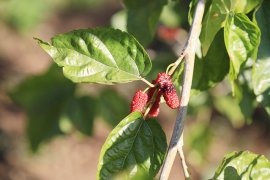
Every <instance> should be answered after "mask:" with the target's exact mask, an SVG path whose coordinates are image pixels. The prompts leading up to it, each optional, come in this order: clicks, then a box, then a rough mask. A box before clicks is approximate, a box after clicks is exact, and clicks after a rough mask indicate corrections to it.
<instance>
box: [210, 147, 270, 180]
mask: <svg viewBox="0 0 270 180" xmlns="http://www.w3.org/2000/svg"><path fill="white" fill-rule="evenodd" d="M269 178H270V162H269V161H268V159H266V158H265V157H264V156H263V155H258V154H254V153H251V152H249V151H240V152H233V153H230V154H227V155H226V156H225V157H224V159H223V161H222V162H221V164H220V165H219V167H218V168H217V170H216V173H215V175H214V177H213V179H225V180H231V179H235V180H240V179H269Z"/></svg>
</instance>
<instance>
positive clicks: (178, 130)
mask: <svg viewBox="0 0 270 180" xmlns="http://www.w3.org/2000/svg"><path fill="white" fill-rule="evenodd" d="M204 9H205V2H204V0H199V1H198V4H197V7H196V10H195V14H194V19H193V23H192V26H191V29H190V32H189V37H188V39H187V42H186V44H185V46H184V48H183V50H182V52H184V55H185V68H184V76H183V83H182V92H181V96H180V100H181V101H180V110H179V113H178V115H177V118H176V121H175V125H174V130H173V134H172V137H171V141H170V145H169V148H168V152H167V155H166V159H165V162H164V165H163V167H162V169H161V174H160V180H167V179H168V177H169V174H170V171H171V168H172V165H173V162H174V159H175V156H176V153H177V152H178V151H179V147H181V148H180V149H181V150H180V151H179V153H180V155H181V156H183V157H184V154H183V150H182V146H180V143H181V136H182V133H183V128H184V120H185V116H186V113H187V106H188V102H189V96H190V90H191V85H192V77H193V68H194V60H195V45H196V41H197V40H198V39H199V35H200V32H201V22H202V18H203V14H204ZM181 56H182V55H181ZM181 56H180V57H181ZM176 62H177V61H176ZM181 159H182V158H181ZM183 160H184V159H182V163H183ZM183 169H184V172H188V171H187V166H183ZM186 178H187V177H186Z"/></svg>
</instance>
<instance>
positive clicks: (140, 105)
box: [130, 90, 148, 113]
mask: <svg viewBox="0 0 270 180" xmlns="http://www.w3.org/2000/svg"><path fill="white" fill-rule="evenodd" d="M147 101H148V95H147V94H146V93H145V92H143V91H141V90H138V91H136V93H135V95H134V97H133V100H132V102H131V104H130V112H134V111H139V112H141V113H142V112H143V110H144V106H145V105H146V103H147Z"/></svg>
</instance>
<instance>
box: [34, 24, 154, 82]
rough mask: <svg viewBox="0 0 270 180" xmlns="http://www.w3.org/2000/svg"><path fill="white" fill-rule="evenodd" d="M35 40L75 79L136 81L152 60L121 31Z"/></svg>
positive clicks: (101, 30)
mask: <svg viewBox="0 0 270 180" xmlns="http://www.w3.org/2000/svg"><path fill="white" fill-rule="evenodd" d="M37 40H38V43H39V44H40V46H41V47H42V48H43V49H44V50H45V51H46V52H47V53H48V54H49V55H50V56H51V57H52V58H53V60H54V61H55V62H56V63H57V64H58V65H59V66H61V67H63V72H64V75H65V76H66V77H67V78H69V79H71V80H72V81H74V82H88V83H100V84H113V83H126V82H130V81H134V80H139V79H140V78H141V76H145V75H146V74H148V72H149V71H150V69H151V60H150V58H149V56H148V55H147V53H146V51H145V50H144V49H143V47H142V46H141V45H140V44H139V43H138V42H137V41H136V39H135V38H134V37H133V36H131V35H129V34H128V33H126V32H122V31H120V30H115V29H111V28H97V29H82V30H75V31H72V32H68V33H65V34H61V35H57V36H55V37H53V38H52V43H51V45H50V44H49V43H46V42H43V41H42V40H39V39H37Z"/></svg>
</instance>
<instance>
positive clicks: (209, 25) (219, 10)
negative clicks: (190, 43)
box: [200, 0, 229, 55]
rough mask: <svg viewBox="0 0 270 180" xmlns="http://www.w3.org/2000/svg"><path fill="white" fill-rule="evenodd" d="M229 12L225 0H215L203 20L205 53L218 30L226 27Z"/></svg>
mask: <svg viewBox="0 0 270 180" xmlns="http://www.w3.org/2000/svg"><path fill="white" fill-rule="evenodd" d="M225 2H226V0H225ZM228 13H229V10H228V8H227V7H226V5H225V4H224V1H223V0H213V2H212V3H211V5H210V7H209V9H208V12H207V13H206V15H205V17H204V18H203V22H202V32H201V35H200V40H201V44H202V52H203V54H204V55H206V54H207V51H208V49H209V47H210V45H211V43H212V41H213V40H214V38H215V36H216V34H217V32H218V31H219V30H220V29H221V28H222V27H224V23H225V20H226V18H227V16H228Z"/></svg>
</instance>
